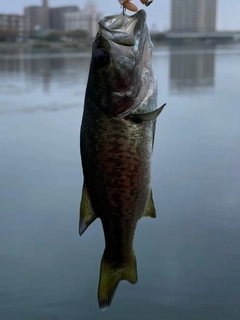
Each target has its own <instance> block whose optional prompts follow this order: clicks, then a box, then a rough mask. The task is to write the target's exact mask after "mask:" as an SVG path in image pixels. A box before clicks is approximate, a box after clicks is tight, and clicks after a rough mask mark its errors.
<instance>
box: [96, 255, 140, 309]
mask: <svg viewBox="0 0 240 320" xmlns="http://www.w3.org/2000/svg"><path fill="white" fill-rule="evenodd" d="M121 280H127V281H129V282H130V283H132V284H135V283H136V282H137V262H136V257H135V254H134V252H133V251H132V254H131V257H130V259H129V263H128V264H127V265H126V266H123V267H121V268H114V267H113V266H112V265H111V264H109V263H108V262H107V260H106V259H105V257H104V255H103V257H102V262H101V269H100V279H99V286H98V303H99V307H100V309H101V310H102V311H104V310H106V309H107V308H108V307H109V306H110V304H111V302H112V299H113V297H114V293H115V291H116V289H117V286H118V284H119V282H120V281H121Z"/></svg>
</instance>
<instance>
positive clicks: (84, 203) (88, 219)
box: [79, 183, 97, 236]
mask: <svg viewBox="0 0 240 320" xmlns="http://www.w3.org/2000/svg"><path fill="white" fill-rule="evenodd" d="M96 218H97V216H96V214H95V213H94V211H93V208H92V204H91V200H90V198H89V195H88V191H87V187H86V185H85V183H83V189H82V200H81V204H80V221H79V234H80V236H81V235H82V234H83V233H84V231H85V230H86V229H87V228H88V227H89V226H90V224H91V223H92V222H93V221H94V220H95V219H96Z"/></svg>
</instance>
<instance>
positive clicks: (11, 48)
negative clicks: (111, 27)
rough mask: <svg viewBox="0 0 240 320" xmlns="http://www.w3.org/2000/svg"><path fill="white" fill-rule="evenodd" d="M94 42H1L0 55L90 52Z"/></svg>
mask: <svg viewBox="0 0 240 320" xmlns="http://www.w3.org/2000/svg"><path fill="white" fill-rule="evenodd" d="M91 45H92V42H91V41H88V42H81V43H80V42H35V41H34V42H8V43H6V42H2V43H1V42H0V53H17V52H34V51H38V52H39V51H48V52H59V51H73V52H74V51H78V52H79V51H89V49H90V48H91Z"/></svg>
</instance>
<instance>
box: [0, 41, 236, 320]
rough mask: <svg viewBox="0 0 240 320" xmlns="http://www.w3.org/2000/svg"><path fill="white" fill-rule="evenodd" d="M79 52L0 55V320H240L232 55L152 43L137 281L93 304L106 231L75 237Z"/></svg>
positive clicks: (82, 80) (232, 51)
mask: <svg viewBox="0 0 240 320" xmlns="http://www.w3.org/2000/svg"><path fill="white" fill-rule="evenodd" d="M88 65H89V56H84V55H81V54H72V55H71V54H68V55H61V54H52V55H47V54H35V55H24V54H20V55H13V54H12V55H1V56H0V155H1V157H0V206H1V212H0V259H1V260H0V261H1V263H0V319H3V320H32V319H34V320H43V319H44V320H65V319H69V320H80V319H82V320H87V319H88V320H90V319H91V320H98V319H106V320H108V319H109V320H110V319H111V320H112V319H137V320H145V319H146V320H152V319H154V320H155V319H162V320H210V319H211V320H225V319H226V320H235V319H236V320H239V319H240V305H239V301H240V170H239V167H240V124H239V123H240V122H239V120H240V90H239V83H240V46H229V47H216V48H206V49H203V48H195V49H194V48H192V49H189V48H176V49H174V48H172V49H171V48H162V49H158V48H156V50H155V55H154V59H153V65H154V70H155V75H156V77H157V79H158V85H159V96H158V99H159V105H160V104H163V103H164V102H167V104H168V105H167V107H166V108H165V110H164V111H163V113H162V114H161V115H160V117H159V118H158V124H157V132H156V138H155V149H154V155H153V166H152V172H153V175H152V187H153V195H154V200H155V205H156V210H157V215H158V217H157V219H156V220H151V219H147V218H144V219H141V220H140V221H139V224H138V227H137V231H136V235H135V242H134V247H135V251H136V256H137V261H138V276H139V281H138V283H137V284H136V285H134V286H133V285H131V284H129V283H127V282H121V283H120V286H119V288H118V291H117V292H116V295H115V299H114V301H113V304H112V306H111V308H110V309H109V310H107V311H106V312H104V313H103V312H101V311H99V309H98V304H97V286H98V277H99V264H100V259H101V256H102V253H103V248H104V239H103V232H102V228H101V225H100V222H99V221H96V222H95V223H94V224H93V225H92V226H91V227H90V228H89V229H88V231H87V232H86V233H85V234H84V236H83V237H81V238H80V237H79V235H78V210H79V201H80V194H81V187H82V180H83V178H82V171H81V165H80V157H79V126H80V122H81V117H82V111H83V99H84V91H85V86H86V80H87V76H88Z"/></svg>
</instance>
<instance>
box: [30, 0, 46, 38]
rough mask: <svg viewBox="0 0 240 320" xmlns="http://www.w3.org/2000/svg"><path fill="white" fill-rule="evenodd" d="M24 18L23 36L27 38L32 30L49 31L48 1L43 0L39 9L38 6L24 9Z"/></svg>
mask: <svg viewBox="0 0 240 320" xmlns="http://www.w3.org/2000/svg"><path fill="white" fill-rule="evenodd" d="M24 16H25V34H26V36H27V37H28V36H29V35H30V33H31V32H32V31H34V30H37V29H43V30H47V29H49V7H48V0H43V1H42V6H41V7H39V6H29V7H25V8H24Z"/></svg>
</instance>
